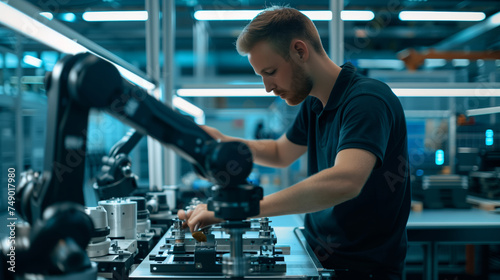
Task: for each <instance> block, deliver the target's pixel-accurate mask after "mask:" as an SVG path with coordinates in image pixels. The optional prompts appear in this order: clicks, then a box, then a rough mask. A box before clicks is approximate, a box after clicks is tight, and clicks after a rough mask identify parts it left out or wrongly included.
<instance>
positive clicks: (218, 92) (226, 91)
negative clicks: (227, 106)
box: [177, 88, 276, 97]
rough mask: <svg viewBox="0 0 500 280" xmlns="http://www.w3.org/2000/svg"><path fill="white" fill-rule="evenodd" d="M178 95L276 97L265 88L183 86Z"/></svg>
mask: <svg viewBox="0 0 500 280" xmlns="http://www.w3.org/2000/svg"><path fill="white" fill-rule="evenodd" d="M177 95H178V96H183V97H251V96H254V97H258V96H261V97H276V96H275V95H274V94H272V93H268V92H266V90H265V89H264V88H204V89H198V88H192V89H191V88H181V89H178V90H177Z"/></svg>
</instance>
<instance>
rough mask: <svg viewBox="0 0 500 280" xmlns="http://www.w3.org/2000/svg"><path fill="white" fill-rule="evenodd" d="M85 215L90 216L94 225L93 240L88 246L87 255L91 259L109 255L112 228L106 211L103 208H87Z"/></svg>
mask: <svg viewBox="0 0 500 280" xmlns="http://www.w3.org/2000/svg"><path fill="white" fill-rule="evenodd" d="M85 213H87V215H89V216H90V218H91V219H92V222H93V223H94V232H93V233H92V239H90V243H89V245H88V246H87V249H86V251H87V255H88V256H89V257H90V258H93V257H100V256H105V255H107V254H108V253H109V247H110V245H111V240H110V239H109V238H108V235H109V232H110V228H109V226H108V217H107V214H106V210H105V209H104V208H103V207H102V206H97V207H86V208H85Z"/></svg>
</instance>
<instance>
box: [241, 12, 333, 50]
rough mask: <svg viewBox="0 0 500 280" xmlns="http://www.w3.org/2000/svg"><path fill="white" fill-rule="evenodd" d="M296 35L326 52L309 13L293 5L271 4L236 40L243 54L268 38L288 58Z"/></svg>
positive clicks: (316, 48) (274, 47)
mask: <svg viewBox="0 0 500 280" xmlns="http://www.w3.org/2000/svg"><path fill="white" fill-rule="evenodd" d="M296 38H297V39H301V40H304V41H307V42H309V43H310V44H311V45H312V47H313V49H314V50H315V51H316V52H317V53H319V54H324V53H325V50H324V49H323V45H322V44H321V39H320V37H319V34H318V30H317V29H316V26H315V25H314V23H313V22H312V21H311V20H310V19H309V18H308V17H307V16H305V15H304V14H303V13H301V12H300V11H298V10H296V9H293V8H290V7H283V6H272V7H269V8H267V9H265V10H264V11H262V12H261V13H259V14H258V15H257V16H256V17H255V18H254V19H253V20H252V21H251V22H250V23H249V24H248V25H247V26H245V28H244V29H243V31H242V32H241V34H240V35H239V36H238V39H237V40H236V50H237V51H238V53H239V54H240V55H243V56H244V55H247V54H248V53H249V52H250V51H251V50H252V48H253V47H254V46H255V44H257V43H259V42H261V41H267V42H269V43H270V44H271V46H272V48H273V49H274V50H275V51H276V52H277V53H278V54H280V55H281V56H282V57H283V58H285V59H286V60H288V59H289V57H290V52H289V48H290V43H291V42H292V40H293V39H296Z"/></svg>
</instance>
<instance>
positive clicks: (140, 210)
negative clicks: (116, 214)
mask: <svg viewBox="0 0 500 280" xmlns="http://www.w3.org/2000/svg"><path fill="white" fill-rule="evenodd" d="M126 200H127V201H134V202H135V203H137V235H139V234H141V233H146V232H149V230H150V229H151V220H150V219H149V211H148V209H146V198H144V197H142V196H130V197H127V198H126Z"/></svg>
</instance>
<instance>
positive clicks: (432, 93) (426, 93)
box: [392, 88, 500, 97]
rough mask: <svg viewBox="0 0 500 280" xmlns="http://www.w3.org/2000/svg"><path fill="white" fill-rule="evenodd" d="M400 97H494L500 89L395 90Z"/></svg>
mask: <svg viewBox="0 0 500 280" xmlns="http://www.w3.org/2000/svg"><path fill="white" fill-rule="evenodd" d="M392 91H393V92H394V93H395V94H396V95H397V96H400V97H493V96H500V89H499V88H393V89H392Z"/></svg>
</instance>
